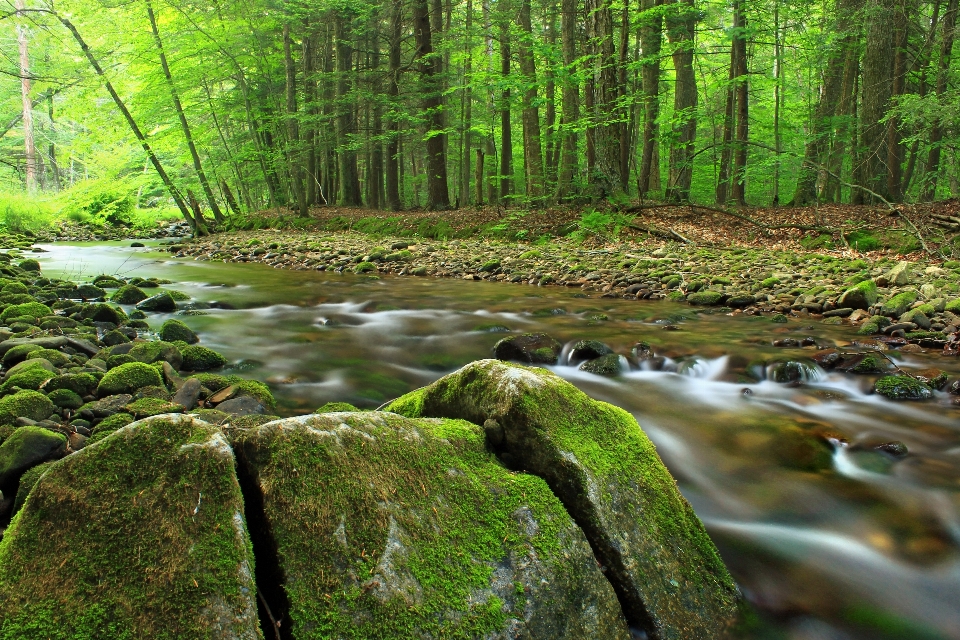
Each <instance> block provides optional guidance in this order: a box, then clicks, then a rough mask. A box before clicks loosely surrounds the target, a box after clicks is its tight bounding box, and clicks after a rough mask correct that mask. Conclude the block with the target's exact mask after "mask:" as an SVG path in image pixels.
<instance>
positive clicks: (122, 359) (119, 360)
mask: <svg viewBox="0 0 960 640" xmlns="http://www.w3.org/2000/svg"><path fill="white" fill-rule="evenodd" d="M128 362H136V360H135V359H134V358H133V357H132V356H130V355H129V354H126V353H121V354H119V355H115V356H109V357H108V358H107V369H116V368H117V367H119V366H120V365H122V364H127V363H128Z"/></svg>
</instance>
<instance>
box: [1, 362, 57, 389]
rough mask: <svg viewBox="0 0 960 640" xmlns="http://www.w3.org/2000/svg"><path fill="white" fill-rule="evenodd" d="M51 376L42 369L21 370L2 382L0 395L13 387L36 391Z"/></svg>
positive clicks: (51, 374)
mask: <svg viewBox="0 0 960 640" xmlns="http://www.w3.org/2000/svg"><path fill="white" fill-rule="evenodd" d="M53 376H54V374H53V373H51V372H49V371H47V370H46V369H44V368H43V367H28V368H26V369H21V370H20V371H18V372H17V373H15V374H13V375H12V376H8V377H7V379H6V380H4V381H3V384H0V393H6V392H7V391H9V390H10V389H12V388H13V387H20V388H21V389H33V390H34V391H36V390H37V389H39V388H40V387H41V386H42V385H43V383H44V382H46V381H47V380H49V379H50V378H52V377H53Z"/></svg>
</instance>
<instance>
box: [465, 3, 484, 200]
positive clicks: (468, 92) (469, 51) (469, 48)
mask: <svg viewBox="0 0 960 640" xmlns="http://www.w3.org/2000/svg"><path fill="white" fill-rule="evenodd" d="M465 28H466V33H465V36H464V49H465V55H466V60H465V61H464V63H463V64H464V66H463V84H464V89H463V121H462V123H461V124H462V126H463V135H462V137H461V140H462V142H463V153H462V154H461V160H460V193H461V194H462V196H461V197H462V198H463V202H462V204H463V205H465V206H469V205H470V200H471V197H470V162H471V160H472V155H473V149H472V148H471V147H472V146H473V131H471V127H472V126H473V123H472V119H473V86H472V82H473V0H467V21H466V27H465ZM482 200H483V198H482V197H481V198H480V201H482Z"/></svg>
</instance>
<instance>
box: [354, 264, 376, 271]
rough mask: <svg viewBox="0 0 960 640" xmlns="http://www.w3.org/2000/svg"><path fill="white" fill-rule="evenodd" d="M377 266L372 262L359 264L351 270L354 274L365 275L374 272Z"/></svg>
mask: <svg viewBox="0 0 960 640" xmlns="http://www.w3.org/2000/svg"><path fill="white" fill-rule="evenodd" d="M376 270H377V265H376V264H374V263H372V262H361V263H360V264H358V265H357V266H356V267H354V268H353V271H354V273H367V272H369V271H376Z"/></svg>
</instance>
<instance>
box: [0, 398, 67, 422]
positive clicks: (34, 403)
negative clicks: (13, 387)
mask: <svg viewBox="0 0 960 640" xmlns="http://www.w3.org/2000/svg"><path fill="white" fill-rule="evenodd" d="M53 409H54V405H53V402H51V401H50V399H49V398H48V397H47V396H45V395H43V394H42V393H40V392H38V391H30V390H23V391H18V392H17V393H15V394H13V395H9V396H6V397H4V398H0V424H13V422H14V421H15V420H16V419H17V418H30V419H31V420H34V421H40V420H46V419H47V418H49V417H50V414H51V413H53Z"/></svg>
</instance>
